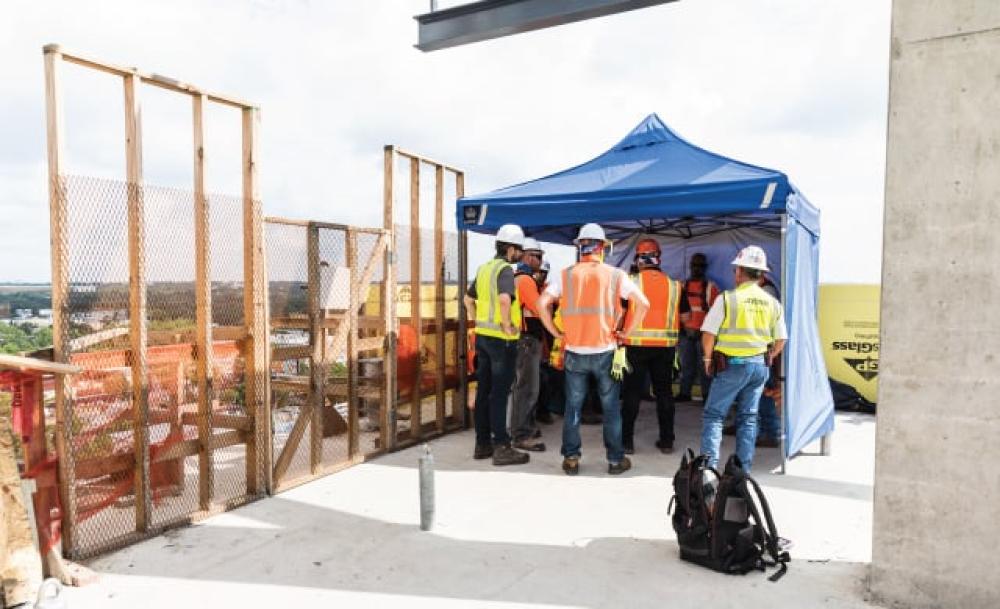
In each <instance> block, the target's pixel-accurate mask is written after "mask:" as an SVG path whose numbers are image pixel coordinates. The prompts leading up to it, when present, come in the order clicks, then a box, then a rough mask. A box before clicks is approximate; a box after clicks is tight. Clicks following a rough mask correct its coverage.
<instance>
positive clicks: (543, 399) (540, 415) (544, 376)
mask: <svg viewBox="0 0 1000 609" xmlns="http://www.w3.org/2000/svg"><path fill="white" fill-rule="evenodd" d="M549 269H550V266H549V263H548V261H547V260H543V261H542V265H541V266H540V267H538V270H537V271H535V283H536V284H537V285H538V294H539V295H541V294H542V292H544V291H545V286H547V285H548V282H549ZM536 309H537V306H536ZM538 323H539V324H541V320H539V322H538ZM542 329H543V330H544V326H543V327H542ZM551 357H552V335H550V334H549V333H548V331H545V332H544V334H543V340H542V358H541V366H539V369H540V371H539V377H538V401H537V402H536V404H535V420H536V421H538V422H539V423H545V424H546V425H551V424H552V423H554V422H555V419H553V418H552V412H551V411H550V410H549V403H550V402H551V400H552V396H553V395H554V393H555V391H554V386H555V384H556V383H559V386H560V387H561V386H562V384H561V383H562V370H555V369H553V368H552V366H551V365H550V361H551Z"/></svg>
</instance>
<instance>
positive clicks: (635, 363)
mask: <svg viewBox="0 0 1000 609" xmlns="http://www.w3.org/2000/svg"><path fill="white" fill-rule="evenodd" d="M660 256H661V252H660V245H659V244H658V243H657V242H656V240H655V239H643V240H642V241H640V242H639V243H638V244H637V245H636V247H635V264H636V267H637V269H638V272H637V273H636V274H635V275H634V276H633V277H634V279H635V282H636V284H638V286H639V289H640V290H642V293H643V294H644V295H645V296H646V299H647V300H649V311H648V312H647V313H646V317H645V318H644V319H643V320H642V322H641V323H640V324H638V325H637V326H636V325H635V324H630V323H629V322H630V321H631V318H632V317H634V316H635V310H634V309H633V307H632V306H629V310H628V314H627V315H626V317H625V324H626V326H634V327H635V329H634V330H632V331H631V332H627V333H626V334H625V345H626V346H627V347H628V349H627V355H628V363H629V367H630V368H631V371H630V372H629V373H628V374H627V375H626V376H625V381H624V391H625V399H624V400H623V405H622V443H623V444H624V446H625V454H632V453H633V452H634V451H635V443H634V439H633V436H634V433H635V419H636V417H637V416H638V414H639V402H640V400H641V399H642V395H643V394H644V393H645V389H646V388H645V384H646V375H647V373H648V374H649V378H650V380H651V381H652V385H653V393H654V394H655V395H656V420H657V422H658V423H659V428H660V434H659V439H658V440H657V441H656V447H657V448H659V449H660V452H663V453H670V452H672V451H673V449H674V398H673V395H672V394H671V389H670V387H671V385H672V384H673V378H672V377H673V372H674V347H675V346H676V345H677V337H678V335H679V333H680V329H681V323H682V322H686V321H687V319H688V317H689V315H690V313H689V311H690V306H688V301H687V298H686V297H685V296H684V293H683V289H682V285H681V282H680V281H677V280H675V279H671V278H670V277H669V276H667V274H666V273H664V272H663V271H661V270H660Z"/></svg>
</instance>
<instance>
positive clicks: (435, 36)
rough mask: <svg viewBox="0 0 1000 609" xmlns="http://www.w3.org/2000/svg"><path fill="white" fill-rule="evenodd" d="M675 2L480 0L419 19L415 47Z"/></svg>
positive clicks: (480, 38)
mask: <svg viewBox="0 0 1000 609" xmlns="http://www.w3.org/2000/svg"><path fill="white" fill-rule="evenodd" d="M676 1H677V0H480V1H479V2H471V3H468V4H460V5H458V6H454V7H451V8H447V9H444V10H440V11H433V12H430V13H427V14H424V15H418V16H416V17H415V19H416V20H417V21H418V22H419V23H420V37H419V42H418V43H417V45H416V47H417V48H418V49H420V50H421V51H437V50H439V49H447V48H449V47H454V46H459V45H463V44H469V43H472V42H480V41H483V40H490V39H493V38H501V37H503V36H510V35H512V34H521V33H523V32H530V31H533V30H540V29H543V28H549V27H553V26H557V25H565V24H567V23H573V22H576V21H583V20H586V19H593V18H595V17H604V16H607V15H613V14H616V13H624V12H626V11H632V10H635V9H639V8H646V7H649V6H655V5H657V4H666V3H667V2H676Z"/></svg>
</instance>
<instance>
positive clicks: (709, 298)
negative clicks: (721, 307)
mask: <svg viewBox="0 0 1000 609" xmlns="http://www.w3.org/2000/svg"><path fill="white" fill-rule="evenodd" d="M684 292H685V293H686V294H687V299H688V304H689V305H691V316H690V317H688V320H687V323H685V324H684V327H685V328H691V329H692V330H700V329H701V324H702V322H703V321H705V315H706V314H707V313H708V310H709V309H710V308H712V304H713V303H714V302H715V299H716V298H717V297H718V296H719V287H718V286H716V285H715V283H714V282H712V281H709V280H708V279H688V280H687V281H686V282H685V283H684Z"/></svg>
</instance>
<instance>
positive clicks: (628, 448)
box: [622, 442, 635, 455]
mask: <svg viewBox="0 0 1000 609" xmlns="http://www.w3.org/2000/svg"><path fill="white" fill-rule="evenodd" d="M622 446H623V447H624V448H625V454H626V455H634V454H635V444H633V443H632V442H623V443H622Z"/></svg>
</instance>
